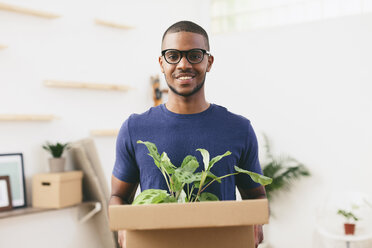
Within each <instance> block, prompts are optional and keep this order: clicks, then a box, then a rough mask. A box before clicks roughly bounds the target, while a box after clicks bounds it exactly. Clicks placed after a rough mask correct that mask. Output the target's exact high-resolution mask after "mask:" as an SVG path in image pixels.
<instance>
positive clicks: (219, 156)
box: [208, 151, 231, 170]
mask: <svg viewBox="0 0 372 248" xmlns="http://www.w3.org/2000/svg"><path fill="white" fill-rule="evenodd" d="M230 154H231V152H230V151H227V152H225V153H224V154H222V155H218V156H216V157H214V158H212V160H211V161H210V162H209V165H208V170H210V169H211V168H212V167H213V165H214V164H215V163H217V162H218V161H220V160H221V159H222V158H223V157H226V156H229V155H230Z"/></svg>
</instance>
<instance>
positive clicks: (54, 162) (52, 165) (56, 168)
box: [49, 158, 66, 173]
mask: <svg viewBox="0 0 372 248" xmlns="http://www.w3.org/2000/svg"><path fill="white" fill-rule="evenodd" d="M65 163H66V159H65V158H50V159H49V171H50V172H52V173H56V172H63V171H65Z"/></svg>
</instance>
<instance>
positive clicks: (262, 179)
mask: <svg viewBox="0 0 372 248" xmlns="http://www.w3.org/2000/svg"><path fill="white" fill-rule="evenodd" d="M234 168H235V170H236V171H237V172H239V173H245V174H248V175H249V176H250V177H251V178H252V180H253V181H254V182H256V183H259V184H261V185H268V184H270V183H272V181H273V179H271V178H270V177H266V176H263V175H260V174H258V173H255V172H252V171H247V170H243V169H241V168H239V167H238V166H234Z"/></svg>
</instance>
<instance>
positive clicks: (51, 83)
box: [44, 80, 131, 91]
mask: <svg viewBox="0 0 372 248" xmlns="http://www.w3.org/2000/svg"><path fill="white" fill-rule="evenodd" d="M44 85H45V86H46V87H54V88H75V89H91V90H114V91H127V90H130V89H131V87H129V86H126V85H119V84H97V83H83V82H69V81H59V80H44Z"/></svg>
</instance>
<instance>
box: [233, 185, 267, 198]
mask: <svg viewBox="0 0 372 248" xmlns="http://www.w3.org/2000/svg"><path fill="white" fill-rule="evenodd" d="M238 189H239V192H240V195H241V196H242V199H244V200H249V199H266V190H265V186H262V185H261V186H259V187H257V188H253V189H243V188H240V187H239V186H238Z"/></svg>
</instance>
